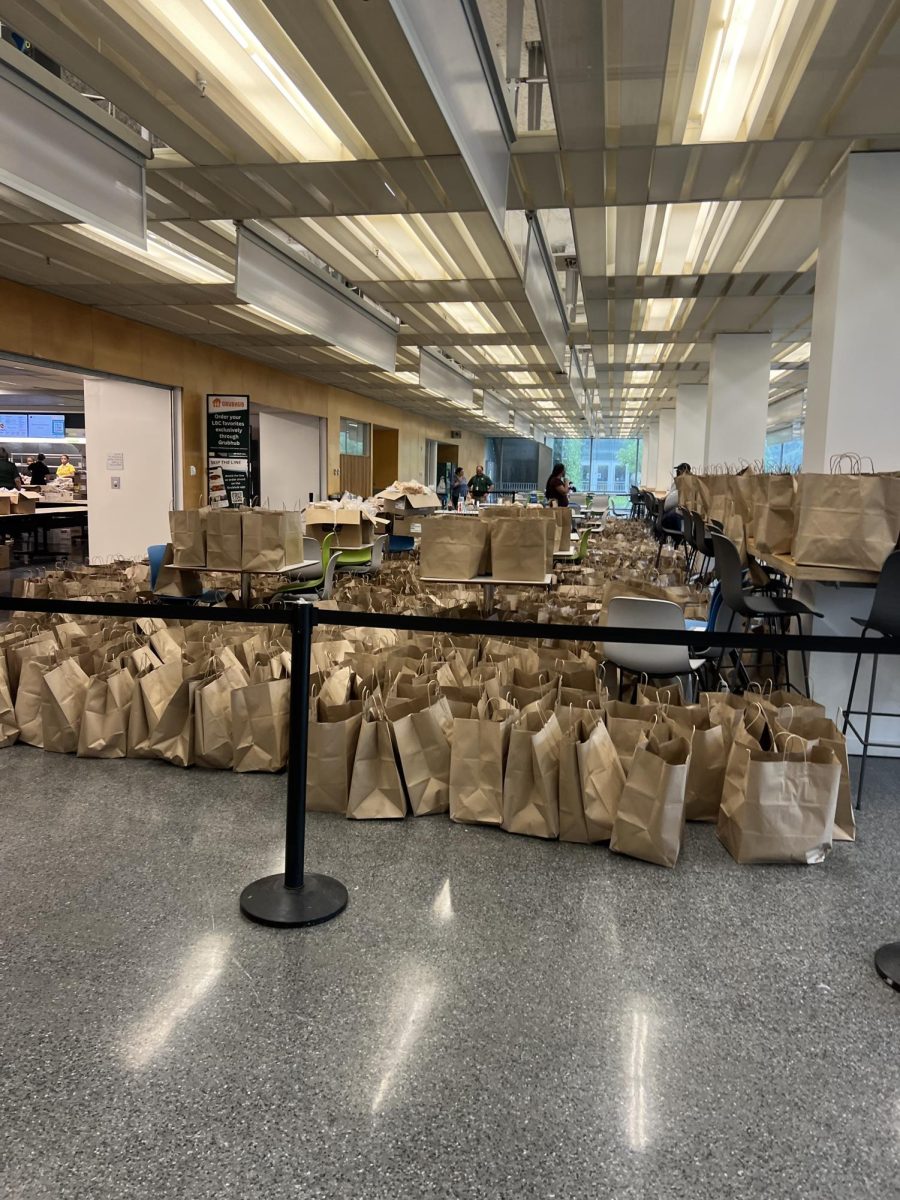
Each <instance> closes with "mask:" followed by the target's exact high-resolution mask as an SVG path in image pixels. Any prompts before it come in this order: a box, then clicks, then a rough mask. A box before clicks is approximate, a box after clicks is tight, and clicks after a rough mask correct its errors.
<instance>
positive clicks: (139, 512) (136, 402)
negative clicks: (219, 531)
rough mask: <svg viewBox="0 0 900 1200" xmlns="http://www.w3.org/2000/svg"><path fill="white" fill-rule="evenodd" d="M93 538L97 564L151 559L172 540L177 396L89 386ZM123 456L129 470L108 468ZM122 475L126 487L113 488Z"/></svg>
mask: <svg viewBox="0 0 900 1200" xmlns="http://www.w3.org/2000/svg"><path fill="white" fill-rule="evenodd" d="M84 426H85V430H84V432H85V441H86V446H85V450H86V452H87V463H88V541H89V547H90V554H91V558H92V559H99V558H108V557H109V556H111V555H121V556H123V557H125V558H145V557H146V555H147V547H148V546H153V545H156V544H157V543H159V542H167V541H168V540H169V509H170V507H171V506H172V498H173V495H174V492H175V489H174V486H173V479H174V468H173V461H174V454H173V450H174V441H173V433H172V393H171V391H170V390H169V389H168V388H157V387H150V386H148V385H146V384H142V383H124V382H122V381H121V380H118V379H85V381H84ZM114 455H122V456H123V462H124V465H123V466H122V467H118V466H116V467H109V468H108V466H107V459H108V458H109V457H110V456H114ZM114 478H117V479H118V480H119V483H120V486H119V487H118V488H113V487H112V480H113V479H114Z"/></svg>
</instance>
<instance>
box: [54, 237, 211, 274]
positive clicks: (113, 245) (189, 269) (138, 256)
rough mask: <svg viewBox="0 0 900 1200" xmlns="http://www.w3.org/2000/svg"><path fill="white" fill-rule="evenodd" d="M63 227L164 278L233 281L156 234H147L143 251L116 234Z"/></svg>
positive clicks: (200, 259)
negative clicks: (158, 273)
mask: <svg viewBox="0 0 900 1200" xmlns="http://www.w3.org/2000/svg"><path fill="white" fill-rule="evenodd" d="M66 228H67V229H71V230H72V231H74V232H75V233H77V234H78V235H79V236H80V237H86V238H89V239H90V240H91V241H93V242H99V243H100V245H101V246H106V247H108V248H109V249H110V250H117V251H119V252H120V253H121V254H124V255H126V256H127V257H128V258H131V259H134V260H135V261H136V262H142V263H145V264H146V265H147V266H149V267H153V268H154V269H155V270H157V271H162V272H163V273H164V274H166V275H174V276H175V277H176V278H178V279H183V280H185V281H186V282H188V283H232V282H233V281H234V275H233V274H231V273H229V272H227V271H221V270H219V268H218V267H213V266H211V265H210V264H209V263H208V262H205V261H204V260H203V259H202V258H198V257H197V256H195V255H193V254H188V253H187V251H185V250H182V249H181V248H180V247H178V246H174V245H173V244H172V243H171V242H167V241H166V240H165V239H164V238H161V237H158V236H157V235H156V234H155V233H148V234H147V249H146V250H142V249H141V248H140V247H138V246H135V245H133V244H132V243H131V242H126V241H124V240H123V239H122V238H119V237H116V236H115V234H112V233H107V232H106V231H105V230H104V229H98V228H97V227H96V226H95V225H69V226H66Z"/></svg>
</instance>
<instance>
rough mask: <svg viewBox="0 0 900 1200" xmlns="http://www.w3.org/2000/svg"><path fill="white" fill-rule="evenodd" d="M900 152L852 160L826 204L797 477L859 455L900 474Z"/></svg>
mask: <svg viewBox="0 0 900 1200" xmlns="http://www.w3.org/2000/svg"><path fill="white" fill-rule="evenodd" d="M898 204H900V153H896V152H894V153H886V154H851V155H850V156H849V159H848V161H847V166H846V168H845V169H844V170H843V171H842V172H841V174H840V176H839V177H838V178H837V179H836V180H835V182H834V183H833V184H832V185H831V187H830V188H829V190H828V191H827V192H826V194H825V198H824V200H823V202H822V220H821V228H820V237H819V259H818V263H817V266H816V294H815V302H814V307H813V323H812V355H811V358H810V364H809V387H808V391H807V399H806V429H805V433H804V446H803V469H804V470H805V471H827V470H828V462H829V459H830V458H831V456H832V455H833V454H841V453H843V452H844V451H848V450H849V451H855V452H856V453H857V454H861V455H866V456H867V457H869V458H871V459H872V461H873V462H874V464H875V469H876V470H877V471H893V470H900V422H898V421H897V419H896V413H895V411H894V410H895V407H896V400H897V344H898V340H900V232H898V226H897V212H898Z"/></svg>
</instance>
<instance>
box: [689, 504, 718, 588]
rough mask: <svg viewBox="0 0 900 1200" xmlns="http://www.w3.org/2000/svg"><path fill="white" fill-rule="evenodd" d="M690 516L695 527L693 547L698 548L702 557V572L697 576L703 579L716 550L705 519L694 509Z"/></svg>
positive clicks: (697, 550) (698, 552)
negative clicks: (710, 538)
mask: <svg viewBox="0 0 900 1200" xmlns="http://www.w3.org/2000/svg"><path fill="white" fill-rule="evenodd" d="M690 516H691V525H692V527H693V545H694V546H695V548H696V552H697V554H699V555H700V570H699V571H698V572H697V574H698V576H699V577H700V578H702V577H703V576H704V575H705V574H706V572H707V571H708V570H709V564H710V563H711V562H712V560H713V558H715V550H714V548H713V544H712V542H711V541H710V540H709V532H708V530H707V528H706V524H705V522H704V520H703V518H702V517H701V516H700V514H699V513H698V512H695V511H694V510H693V509H691V510H690Z"/></svg>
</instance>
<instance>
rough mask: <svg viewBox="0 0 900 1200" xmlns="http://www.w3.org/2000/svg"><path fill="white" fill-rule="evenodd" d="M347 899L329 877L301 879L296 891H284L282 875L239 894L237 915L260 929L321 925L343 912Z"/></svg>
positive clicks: (253, 885) (268, 878) (268, 877)
mask: <svg viewBox="0 0 900 1200" xmlns="http://www.w3.org/2000/svg"><path fill="white" fill-rule="evenodd" d="M347 898H348V897H347V889H346V888H345V887H344V885H343V884H342V883H340V882H339V881H338V880H337V879H332V878H331V876H330V875H305V876H304V878H303V887H300V888H287V887H285V886H284V875H267V876H266V878H265V879H257V880H256V882H255V883H249V884H248V885H247V886H246V887H245V888H244V890H243V891H242V892H241V912H242V913H243V914H244V916H245V917H249V918H250V920H251V921H259V923H260V924H261V925H281V926H285V927H289V926H297V925H321V924H322V922H323V921H330V920H331V918H332V917H336V916H337V915H338V913H341V912H343V911H344V909H345V908H346V907H347Z"/></svg>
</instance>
